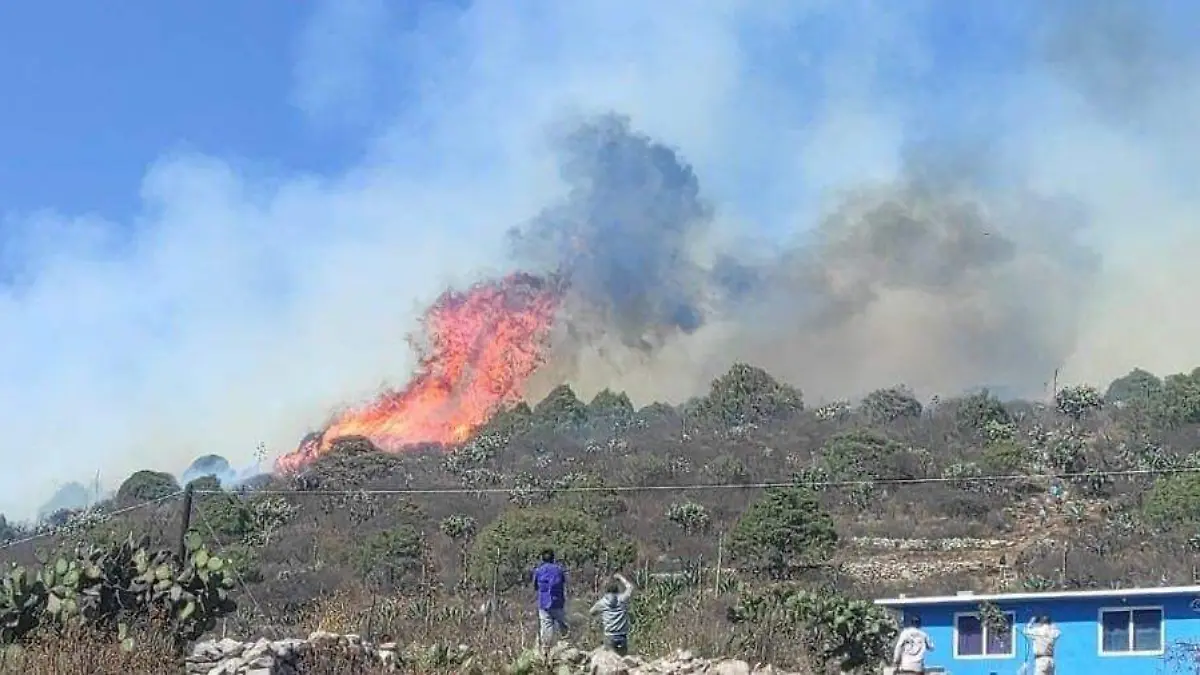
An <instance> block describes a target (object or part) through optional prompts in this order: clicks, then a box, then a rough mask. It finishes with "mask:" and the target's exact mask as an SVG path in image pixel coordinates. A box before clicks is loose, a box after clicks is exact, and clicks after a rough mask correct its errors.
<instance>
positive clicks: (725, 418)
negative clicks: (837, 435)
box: [689, 363, 804, 428]
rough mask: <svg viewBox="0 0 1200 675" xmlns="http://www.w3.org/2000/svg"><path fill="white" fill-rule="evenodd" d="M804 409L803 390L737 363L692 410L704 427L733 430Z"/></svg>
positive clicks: (765, 372) (694, 418)
mask: <svg viewBox="0 0 1200 675" xmlns="http://www.w3.org/2000/svg"><path fill="white" fill-rule="evenodd" d="M803 409H804V397H803V396H802V395H801V393H800V390H799V389H796V388H795V387H792V386H789V385H786V384H781V383H780V382H778V381H777V380H776V379H775V378H773V377H771V376H770V375H768V374H767V371H765V370H763V369H762V368H756V367H754V366H749V365H746V364H745V363H737V364H734V366H733V367H732V368H730V369H729V372H727V373H725V374H724V375H722V376H721V377H718V378H717V379H715V380H713V383H712V386H711V387H710V388H709V392H708V395H707V396H705V397H704V398H701V399H698V400H697V401H695V403H694V404H693V405H692V406H691V410H690V415H689V417H691V418H692V421H693V422H695V423H698V424H700V425H701V426H723V427H726V428H729V427H736V426H743V425H747V424H760V423H762V422H766V421H769V420H773V419H782V418H785V417H788V416H790V415H793V414H795V413H797V412H799V411H801V410H803Z"/></svg>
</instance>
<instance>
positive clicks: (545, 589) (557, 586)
mask: <svg viewBox="0 0 1200 675" xmlns="http://www.w3.org/2000/svg"><path fill="white" fill-rule="evenodd" d="M533 585H534V587H535V588H537V596H538V609H562V608H563V607H564V606H565V605H566V604H567V602H566V601H567V598H566V586H567V572H566V570H564V569H563V567H562V565H559V564H558V563H553V562H548V563H547V562H544V563H542V564H541V565H538V566H537V569H535V570H534V571H533Z"/></svg>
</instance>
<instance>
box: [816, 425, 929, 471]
mask: <svg viewBox="0 0 1200 675" xmlns="http://www.w3.org/2000/svg"><path fill="white" fill-rule="evenodd" d="M906 451H907V448H905V447H904V446H903V445H900V444H899V443H897V442H895V441H893V440H891V439H889V438H888V437H886V436H883V435H881V434H878V433H876V432H873V431H868V430H862V429H857V430H854V431H849V432H846V433H841V434H837V435H835V436H833V437H832V438H830V439H829V440H828V441H827V442H826V443H825V445H824V447H822V448H821V459H822V461H823V463H824V467H825V470H826V471H827V473H828V474H829V476H830V477H832V478H833V479H834V480H864V479H871V478H885V477H886V478H894V477H897V476H905V477H911V474H912V473H913V472H911V471H907V470H905V469H904V467H901V466H899V463H898V462H897V461H896V460H897V459H898V457H899V456H900V455H901V454H902V453H905V452H906Z"/></svg>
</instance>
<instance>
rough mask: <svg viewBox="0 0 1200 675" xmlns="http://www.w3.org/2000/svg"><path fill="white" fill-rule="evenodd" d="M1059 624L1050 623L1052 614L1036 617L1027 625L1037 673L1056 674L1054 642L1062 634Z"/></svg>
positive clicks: (1027, 635)
mask: <svg viewBox="0 0 1200 675" xmlns="http://www.w3.org/2000/svg"><path fill="white" fill-rule="evenodd" d="M1061 634H1062V633H1061V631H1059V630H1058V626H1055V625H1054V624H1053V623H1050V616H1049V615H1047V614H1043V615H1042V616H1038V617H1034V618H1031V619H1030V620H1029V623H1028V624H1026V625H1025V636H1026V637H1028V638H1029V639H1030V641H1031V642H1032V643H1033V644H1032V649H1033V672H1034V673H1036V675H1054V644H1055V643H1056V642H1058V636H1059V635H1061Z"/></svg>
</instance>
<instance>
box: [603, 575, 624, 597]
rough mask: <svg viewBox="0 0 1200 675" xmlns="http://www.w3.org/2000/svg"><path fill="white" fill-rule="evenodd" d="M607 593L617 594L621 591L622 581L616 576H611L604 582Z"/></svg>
mask: <svg viewBox="0 0 1200 675" xmlns="http://www.w3.org/2000/svg"><path fill="white" fill-rule="evenodd" d="M604 592H605V593H613V594H617V593H620V592H621V582H619V581H617V578H616V577H609V578H608V583H606V584H604Z"/></svg>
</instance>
